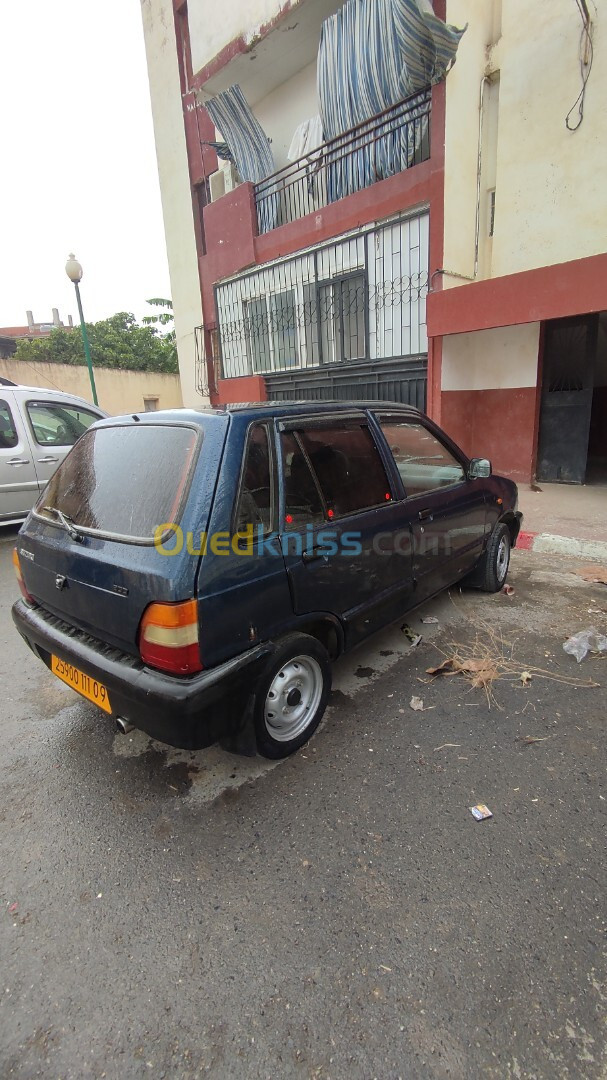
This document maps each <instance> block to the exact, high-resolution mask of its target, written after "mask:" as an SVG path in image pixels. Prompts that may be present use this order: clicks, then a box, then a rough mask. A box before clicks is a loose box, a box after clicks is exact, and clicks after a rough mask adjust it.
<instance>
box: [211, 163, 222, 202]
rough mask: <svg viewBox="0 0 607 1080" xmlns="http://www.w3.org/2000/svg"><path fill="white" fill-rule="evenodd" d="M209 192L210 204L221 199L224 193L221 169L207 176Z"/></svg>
mask: <svg viewBox="0 0 607 1080" xmlns="http://www.w3.org/2000/svg"><path fill="white" fill-rule="evenodd" d="M209 191H210V193H211V202H217V200H218V199H222V198H223V196H224V195H225V193H226V180H225V175H224V171H223V169H218V170H217V172H214V173H211V175H210V176H209Z"/></svg>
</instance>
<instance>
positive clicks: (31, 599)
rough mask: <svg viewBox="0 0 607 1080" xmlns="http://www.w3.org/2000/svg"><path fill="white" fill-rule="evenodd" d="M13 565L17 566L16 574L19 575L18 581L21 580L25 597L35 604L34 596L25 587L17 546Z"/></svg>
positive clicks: (14, 549) (29, 602) (14, 551)
mask: <svg viewBox="0 0 607 1080" xmlns="http://www.w3.org/2000/svg"><path fill="white" fill-rule="evenodd" d="M13 566H14V567H15V574H16V575H17V581H18V582H19V588H20V589H21V595H22V597H23V599H24V600H27V602H28V604H34V603H35V600H34V597H33V596H30V594H29V593H28V591H27V589H26V587H25V582H24V580H23V574H22V573H21V563H20V562H19V552H18V551H17V548H16V547H14V548H13Z"/></svg>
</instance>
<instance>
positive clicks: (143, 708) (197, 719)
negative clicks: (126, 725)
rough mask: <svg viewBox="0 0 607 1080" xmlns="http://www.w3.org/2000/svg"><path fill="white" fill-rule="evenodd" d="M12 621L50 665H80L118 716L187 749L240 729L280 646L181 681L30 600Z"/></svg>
mask: <svg viewBox="0 0 607 1080" xmlns="http://www.w3.org/2000/svg"><path fill="white" fill-rule="evenodd" d="M13 621H14V623H15V626H16V627H17V630H18V631H19V633H20V634H21V636H22V637H23V638H24V639H25V641H26V642H27V644H28V645H29V646H30V648H31V649H32V650H33V652H34V653H35V654H36V655H37V656H38V657H39V658H40V659H41V660H42V661H44V663H45V664H46V665H47V667H49V668H50V665H51V654H54V655H55V656H59V657H60V658H61V659H62V660H65V661H67V662H68V663H71V664H73V665H74V666H75V667H77V668H79V669H80V670H81V671H84V672H85V673H86V674H87V675H89V676H90V677H91V678H92V679H97V680H98V681H99V682H101V683H103V685H104V686H105V687H106V689H107V691H108V695H109V699H110V704H111V708H112V715H114V716H121V717H123V718H124V719H125V720H128V721H130V723H131V724H134V725H135V727H138V728H140V729H141V730H142V731H145V732H146V733H147V734H148V735H150V736H151V737H152V738H154V739H159V740H160V741H162V742H166V743H169V745H171V746H178V747H181V748H183V749H186V750H198V749H200V748H202V747H204V746H210V745H211V744H212V743H214V742H217V740H218V739H220V738H223V737H224V736H230V735H234V734H236V733H237V732H238V731H239V730H240V727H241V725H242V723H243V718H244V714H245V709H246V704H247V701H248V700H249V698H250V695H251V693H252V692H253V691H254V690H255V687H256V684H257V680H258V678H259V675H260V674H261V671H262V670H263V667H264V666H265V663H266V661H267V658H268V657H269V656H270V655H271V654H272V652H273V651H274V648H275V646H274V645H273V644H272V642H266V643H265V644H263V645H258V646H256V648H254V649H248V650H247V652H245V653H242V654H241V655H240V656H237V657H234V659H232V660H228V661H226V662H225V663H223V664H220V665H218V666H217V667H215V668H212V669H211V670H210V671H203V672H201V673H200V674H198V675H194V676H190V677H188V678H179V677H175V676H171V675H165V674H163V672H161V671H154V670H153V669H152V668H148V667H145V665H144V664H142V663H141V662H140V661H137V660H136V659H135V658H134V657H132V656H127V655H126V654H123V653H120V652H118V650H116V649H112V648H110V647H108V646H106V645H104V644H103V643H102V642H99V641H95V639H93V638H90V637H88V635H86V634H83V633H80V632H79V631H77V630H75V629H74V628H73V627H70V626H68V625H67V624H65V623H62V622H61V621H60V620H59V619H57V618H55V617H54V616H52V615H50V614H49V613H48V612H46V611H45V610H44V608H41V607H30V606H29V605H28V604H26V603H25V602H24V601H23V600H18V601H17V602H16V603H15V604H14V605H13Z"/></svg>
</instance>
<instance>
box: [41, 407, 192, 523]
mask: <svg viewBox="0 0 607 1080" xmlns="http://www.w3.org/2000/svg"><path fill="white" fill-rule="evenodd" d="M199 438H201V433H197V432H196V431H194V430H193V429H192V428H187V427H170V426H169V425H164V424H163V425H160V424H158V425H157V424H154V425H152V424H145V425H144V424H141V426H139V425H132V426H131V425H129V426H128V427H102V428H96V429H95V430H93V431H87V432H86V433H85V434H84V435H83V436H82V438H81V439H79V441H78V442H77V443H76V445H75V446H74V448H73V450H71V451H70V453H69V454H68V456H67V457H66V458H65V461H64V462H63V464H62V465H61V466H60V467H59V468H58V470H57V472H56V473H55V474H54V476H53V477H52V479H51V481H50V483H49V484H48V487H47V488H46V490H45V491H44V492H43V494H42V496H41V498H40V499H39V501H38V503H37V505H36V512H37V513H38V514H41V515H42V516H43V517H44V518H45V519H47V518H48V520H55V519H54V517H53V515H52V514H50V513H47V512H46V511H45V510H44V507H52V508H53V509H55V510H60V511H61V513H62V514H65V516H66V517H67V518H69V519H70V521H71V522H73V524H74V525H76V526H79V527H80V528H81V529H91V530H94V531H95V532H99V533H103V534H105V535H111V536H112V537H117V538H121V539H124V540H131V541H132V540H136V541H140V542H142V541H143V542H148V543H149V542H150V541H152V540H153V538H154V533H155V531H156V529H157V528H158V526H159V525H164V524H165V523H166V524H168V523H175V524H177V523H178V521H179V518H180V516H181V511H182V509H183V504H184V502H185V499H186V497H187V494H188V491H189V487H190V482H191V473H192V466H193V463H194V458H195V451H196V447H197V445H198V441H199Z"/></svg>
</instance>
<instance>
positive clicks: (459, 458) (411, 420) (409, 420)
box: [373, 412, 468, 502]
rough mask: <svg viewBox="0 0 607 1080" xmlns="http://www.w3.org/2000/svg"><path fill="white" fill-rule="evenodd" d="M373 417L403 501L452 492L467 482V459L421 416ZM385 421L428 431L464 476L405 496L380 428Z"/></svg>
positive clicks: (387, 444) (396, 465) (380, 414)
mask: <svg viewBox="0 0 607 1080" xmlns="http://www.w3.org/2000/svg"><path fill="white" fill-rule="evenodd" d="M373 415H374V416H375V419H376V420H377V425H378V427H379V429H380V431H381V433H382V435H383V437H384V440H385V443H386V446H387V448H388V453H389V454H390V457H391V458H392V461H393V462H394V467H395V468H396V471H397V473H398V476H399V479H400V483H401V486H402V490H403V492H404V496H403V501H406V502H408V501H409V500H410V499H427V498H428V497H429V496H431V495H437V494H440V493H441V492H443V491H453V490H454V489H455V488H458V487H460V486H461V484H465V483H466V482H467V480H468V475H467V466H468V458H466V457H465V456H464V454H463V452H461V451H458V453H457V454H456V453H454V448H453V447H451V446H448V445H447V444H446V443H445V442H444V440H443V439H442V438H441V437H440V434H439V433H438V431H435V430H434V426H433V425H430V424H425V423H424V421H423V419H422V417H421V416H420V417H409V416H399V415H398V414H395V413H384V412H375V413H374V414H373ZM385 419H388V420H393V421H395V422H396V423H398V424H403V425H404V424H409V425H411V424H415V425H417V427H423V428H424V429H425V430H426V431H428V432H429V433H430V435H433V436H434V438H435V439H436V441H437V442H439V443H440V444H441V446H443V447H444V449H445V450H447V451H448V453H450V454H451V456H452V457H453V458H454V459H455V461H456V462H457V463H458V465H460V466H461V468H462V470H463V474H464V475H463V476H462V478H461V480H454V482H453V483H452V484H444V485H443V487H437V488H428V489H427V491H416V492H415V494H414V495H408V494H407V488H406V486H405V481H404V480H403V478H402V475H401V473H400V470H399V468H398V463H397V461H396V458H395V457H394V454H393V453H392V450H391V449H390V444H389V442H388V439H387V437H386V433H385V431H384V429H383V427H382V420H385Z"/></svg>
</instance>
